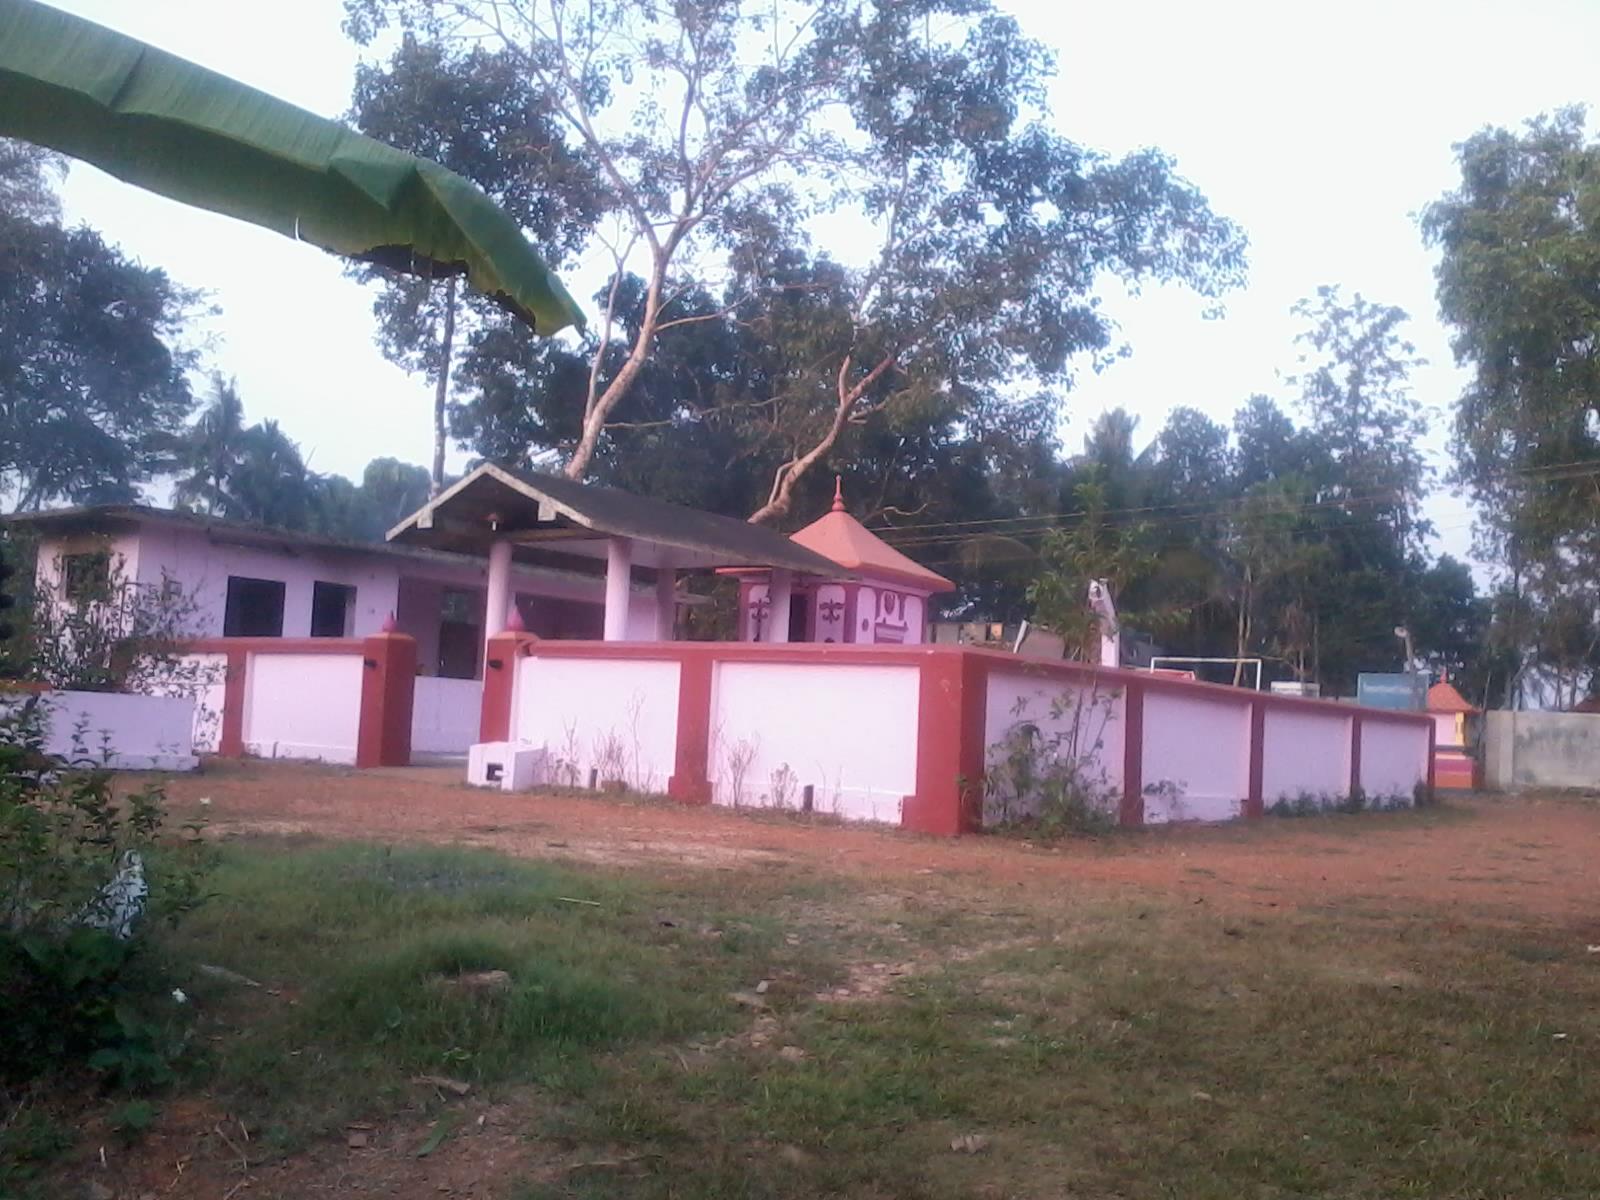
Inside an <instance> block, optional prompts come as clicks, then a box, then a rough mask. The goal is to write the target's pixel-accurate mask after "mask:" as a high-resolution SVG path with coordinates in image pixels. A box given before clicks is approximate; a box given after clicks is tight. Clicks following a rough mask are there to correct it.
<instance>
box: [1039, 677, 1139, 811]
mask: <svg viewBox="0 0 1600 1200" xmlns="http://www.w3.org/2000/svg"><path fill="white" fill-rule="evenodd" d="M1050 665H1051V666H1054V665H1055V664H1054V663H1052V664H1050ZM1101 671H1102V672H1103V673H1105V674H1111V673H1112V672H1111V670H1110V669H1109V668H1106V667H1102V668H1101ZM1117 674H1125V675H1129V676H1134V677H1132V678H1129V679H1126V680H1124V681H1123V689H1122V809H1121V811H1120V812H1119V813H1118V814H1117V820H1118V823H1119V824H1121V825H1123V826H1126V827H1128V828H1137V827H1138V826H1141V825H1143V824H1144V693H1145V686H1144V685H1145V681H1144V680H1143V679H1140V678H1137V676H1135V675H1134V672H1131V671H1128V672H1122V671H1119V672H1117Z"/></svg>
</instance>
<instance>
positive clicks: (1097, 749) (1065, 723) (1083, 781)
mask: <svg viewBox="0 0 1600 1200" xmlns="http://www.w3.org/2000/svg"><path fill="white" fill-rule="evenodd" d="M1114 704H1115V697H1113V696H1112V695H1110V694H1109V693H1102V692H1101V691H1100V690H1099V689H1098V688H1088V689H1084V688H1078V689H1072V690H1068V691H1065V692H1062V693H1061V694H1060V695H1057V696H1055V697H1052V698H1051V700H1050V702H1049V706H1048V711H1047V713H1046V714H1045V715H1044V716H1043V717H1034V716H1032V715H1031V714H1030V711H1029V710H1030V707H1031V705H1030V703H1029V701H1028V699H1027V698H1026V697H1021V698H1019V699H1018V700H1017V702H1016V704H1015V705H1014V706H1013V708H1012V711H1011V716H1012V718H1013V720H1012V724H1011V725H1010V727H1009V728H1008V729H1007V730H1006V732H1005V734H1004V736H1003V737H1001V739H1000V740H999V741H998V742H996V743H995V744H994V745H992V746H990V747H989V752H988V755H987V763H986V769H985V772H984V780H983V820H984V824H985V825H988V826H999V827H1001V828H1026V829H1029V830H1030V831H1033V832H1037V833H1041V834H1044V835H1046V836H1054V835H1059V834H1066V833H1100V832H1103V831H1105V830H1108V829H1110V828H1111V826H1112V824H1113V823H1114V821H1115V819H1116V813H1117V806H1118V801H1119V796H1118V792H1117V789H1116V788H1115V787H1114V786H1113V785H1112V784H1111V782H1110V780H1109V778H1108V776H1107V773H1106V770H1105V767H1104V766H1103V765H1102V764H1101V761H1100V755H1101V753H1102V752H1103V751H1104V749H1105V730H1106V726H1107V724H1108V723H1109V722H1110V721H1111V719H1112V718H1111V710H1112V707H1113V705H1114Z"/></svg>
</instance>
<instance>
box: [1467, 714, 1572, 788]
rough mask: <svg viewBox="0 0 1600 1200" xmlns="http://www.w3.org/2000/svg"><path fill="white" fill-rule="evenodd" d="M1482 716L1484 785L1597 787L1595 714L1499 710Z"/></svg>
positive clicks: (1494, 786) (1496, 786) (1504, 786)
mask: <svg viewBox="0 0 1600 1200" xmlns="http://www.w3.org/2000/svg"><path fill="white" fill-rule="evenodd" d="M1484 718H1485V719H1484V729H1483V740H1484V750H1485V760H1486V761H1485V764H1484V766H1485V771H1484V775H1485V776H1486V778H1485V781H1484V782H1485V783H1486V784H1487V786H1489V787H1491V788H1494V789H1495V790H1496V791H1516V790H1517V789H1519V788H1582V789H1584V790H1585V791H1594V790H1600V714H1595V713H1556V712H1511V711H1499V712H1490V713H1486V714H1484Z"/></svg>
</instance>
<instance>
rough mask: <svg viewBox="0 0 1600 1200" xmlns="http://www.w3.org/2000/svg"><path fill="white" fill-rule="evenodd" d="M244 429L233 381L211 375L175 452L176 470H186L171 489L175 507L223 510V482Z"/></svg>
mask: <svg viewBox="0 0 1600 1200" xmlns="http://www.w3.org/2000/svg"><path fill="white" fill-rule="evenodd" d="M244 432H245V429H244V402H243V401H242V400H240V399H239V389H238V385H237V383H236V382H235V381H234V380H232V379H227V380H225V379H223V377H222V376H221V375H220V374H215V375H212V377H211V399H210V400H209V401H207V403H206V406H205V408H204V409H202V410H201V412H200V415H199V417H197V418H196V419H195V422H194V424H192V425H190V426H189V431H188V437H187V438H186V439H185V441H184V443H183V445H182V446H180V447H179V448H178V453H177V455H176V457H177V459H178V469H179V471H180V472H187V474H181V475H180V477H179V479H178V482H177V485H176V486H175V487H174V488H173V492H172V499H173V503H174V505H175V506H176V507H178V508H186V509H190V510H191V511H203V512H205V513H206V514H207V515H208V516H216V515H217V514H218V512H219V510H225V509H226V507H227V491H226V487H227V481H228V478H229V476H230V475H231V474H232V473H233V470H234V469H235V468H236V467H237V466H238V463H239V455H240V453H241V451H242V449H243V438H244Z"/></svg>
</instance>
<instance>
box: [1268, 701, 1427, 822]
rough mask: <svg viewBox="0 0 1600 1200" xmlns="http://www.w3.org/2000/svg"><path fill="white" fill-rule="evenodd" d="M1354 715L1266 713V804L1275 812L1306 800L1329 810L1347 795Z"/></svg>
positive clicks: (1277, 710)
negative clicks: (1280, 803) (1275, 807)
mask: <svg viewBox="0 0 1600 1200" xmlns="http://www.w3.org/2000/svg"><path fill="white" fill-rule="evenodd" d="M1354 717H1355V713H1354V712H1347V711H1342V710H1340V709H1330V710H1329V711H1327V712H1319V711H1316V710H1314V709H1310V708H1269V709H1267V714H1266V742H1265V744H1264V745H1263V747H1262V754H1261V799H1262V803H1263V804H1264V805H1265V806H1266V807H1267V808H1271V807H1272V806H1273V805H1274V804H1276V803H1277V802H1278V801H1280V800H1282V801H1286V802H1290V803H1292V802H1294V801H1296V800H1300V799H1302V798H1304V799H1307V800H1310V801H1311V802H1314V803H1315V804H1317V805H1318V806H1319V807H1322V808H1327V807H1330V806H1332V805H1335V804H1337V803H1338V802H1339V801H1340V800H1341V799H1343V798H1344V797H1345V796H1347V795H1348V794H1349V792H1350V731H1351V729H1352V728H1353V727H1354ZM1425 732H1426V731H1424V733H1425ZM1363 742H1365V739H1363Z"/></svg>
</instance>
